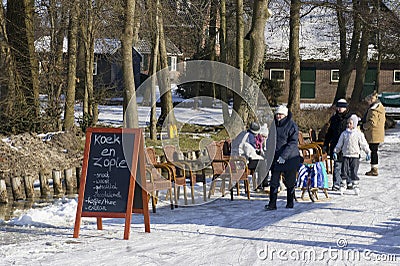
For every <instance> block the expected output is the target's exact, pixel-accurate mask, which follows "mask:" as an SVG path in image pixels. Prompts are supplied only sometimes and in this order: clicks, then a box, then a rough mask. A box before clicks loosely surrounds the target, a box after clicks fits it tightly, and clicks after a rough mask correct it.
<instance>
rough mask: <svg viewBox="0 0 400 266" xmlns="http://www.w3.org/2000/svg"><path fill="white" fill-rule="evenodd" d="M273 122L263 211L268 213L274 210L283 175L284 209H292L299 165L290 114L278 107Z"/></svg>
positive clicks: (296, 141) (298, 153)
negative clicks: (273, 145)
mask: <svg viewBox="0 0 400 266" xmlns="http://www.w3.org/2000/svg"><path fill="white" fill-rule="evenodd" d="M274 121H275V126H276V148H275V155H274V159H273V162H272V165H271V183H270V194H269V203H268V204H267V205H265V209H266V210H268V211H270V210H276V200H277V198H278V188H279V183H280V176H281V174H283V177H284V179H283V183H284V185H285V186H286V190H287V202H286V208H293V205H294V202H293V201H294V189H295V185H296V177H297V172H298V169H299V165H300V152H299V147H298V139H299V129H298V127H297V124H296V123H295V122H294V121H293V120H292V113H291V112H289V111H288V109H287V107H286V106H284V105H281V106H278V108H277V109H276V111H275V118H274Z"/></svg>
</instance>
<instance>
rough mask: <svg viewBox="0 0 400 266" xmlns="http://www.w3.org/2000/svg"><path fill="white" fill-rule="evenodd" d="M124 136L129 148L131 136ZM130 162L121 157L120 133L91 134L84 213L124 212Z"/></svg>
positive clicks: (131, 140)
mask: <svg viewBox="0 0 400 266" xmlns="http://www.w3.org/2000/svg"><path fill="white" fill-rule="evenodd" d="M124 137H125V138H126V139H129V144H130V145H129V146H130V147H132V146H133V145H134V144H133V138H134V135H133V134H126V135H125V136H124ZM132 150H133V149H132ZM129 159H130V160H132V158H125V156H124V151H123V148H122V134H121V133H120V134H117V133H101V132H96V133H92V137H91V143H90V152H89V163H88V168H87V174H86V186H85V193H84V198H83V210H82V211H83V212H126V203H127V199H128V191H129V181H130V180H129V179H130V175H131V174H130V169H129V165H128V163H127V160H128V161H129Z"/></svg>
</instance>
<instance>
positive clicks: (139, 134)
mask: <svg viewBox="0 0 400 266" xmlns="http://www.w3.org/2000/svg"><path fill="white" fill-rule="evenodd" d="M95 133H115V134H121V136H122V137H123V135H124V134H133V138H134V139H133V150H132V153H133V154H132V163H131V169H130V176H129V189H128V197H127V202H126V211H125V212H107V211H106V212H101V211H99V212H90V211H83V210H82V209H83V205H84V199H85V187H86V179H87V174H88V167H89V160H90V158H89V157H90V149H91V140H92V135H93V134H95ZM121 144H122V143H121ZM129 152H130V151H129ZM145 171H146V169H145V154H144V138H143V130H142V129H140V128H88V129H87V130H86V142H85V151H84V158H83V165H82V174H81V180H80V187H79V196H78V206H77V210H76V219H75V227H74V235H73V237H74V238H78V237H79V230H80V224H81V217H96V218H97V229H98V230H102V229H103V224H102V218H125V230H124V239H126V240H127V239H129V234H130V227H131V220H132V213H141V214H143V215H144V225H145V232H147V233H150V215H149V207H148V197H147V192H146V190H145V189H144V187H143V186H144V185H145V184H146V176H145V174H146V172H145ZM138 175H139V176H140V178H141V180H140V181H141V182H139V184H138V182H137V181H138V180H137V176H138ZM118 178H127V177H118ZM140 184H141V185H140ZM136 185H137V186H139V187H140V188H138V187H136ZM137 189H139V190H137ZM135 190H136V191H138V192H140V190H141V200H142V204H139V205H141V206H139V207H137V206H136V207H135V203H134V197H135ZM139 199H140V198H139Z"/></svg>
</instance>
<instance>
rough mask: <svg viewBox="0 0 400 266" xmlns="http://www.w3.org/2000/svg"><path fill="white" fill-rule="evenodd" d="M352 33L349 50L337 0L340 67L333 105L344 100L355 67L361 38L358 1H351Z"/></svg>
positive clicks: (341, 2)
mask: <svg viewBox="0 0 400 266" xmlns="http://www.w3.org/2000/svg"><path fill="white" fill-rule="evenodd" d="M352 5H353V13H352V18H353V31H352V37H351V41H350V48H349V49H348V47H347V37H346V36H347V31H346V28H347V27H348V23H347V22H346V14H345V12H344V10H346V8H345V5H344V4H343V1H342V0H337V10H336V13H337V17H338V25H339V37H340V67H339V82H338V86H337V90H336V94H335V98H334V101H333V103H335V102H336V101H337V100H338V99H340V98H346V93H347V87H348V85H349V80H350V76H351V73H352V72H353V69H354V67H355V62H356V58H357V53H358V47H359V43H360V36H361V22H360V15H359V9H360V8H359V1H357V0H353V3H352Z"/></svg>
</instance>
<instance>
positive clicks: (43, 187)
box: [39, 170, 50, 198]
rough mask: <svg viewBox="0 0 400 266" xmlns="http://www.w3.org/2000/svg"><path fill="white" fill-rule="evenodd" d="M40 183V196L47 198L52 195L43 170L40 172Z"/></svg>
mask: <svg viewBox="0 0 400 266" xmlns="http://www.w3.org/2000/svg"><path fill="white" fill-rule="evenodd" d="M39 181H40V196H41V197H42V198H47V197H48V196H49V194H50V188H49V181H48V180H47V177H46V175H45V173H44V171H43V170H40V171H39Z"/></svg>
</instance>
